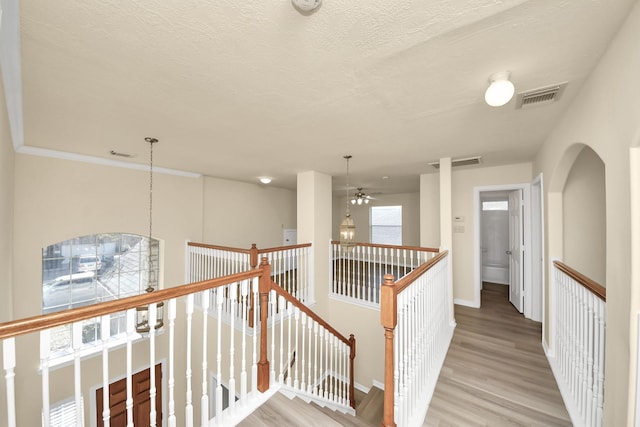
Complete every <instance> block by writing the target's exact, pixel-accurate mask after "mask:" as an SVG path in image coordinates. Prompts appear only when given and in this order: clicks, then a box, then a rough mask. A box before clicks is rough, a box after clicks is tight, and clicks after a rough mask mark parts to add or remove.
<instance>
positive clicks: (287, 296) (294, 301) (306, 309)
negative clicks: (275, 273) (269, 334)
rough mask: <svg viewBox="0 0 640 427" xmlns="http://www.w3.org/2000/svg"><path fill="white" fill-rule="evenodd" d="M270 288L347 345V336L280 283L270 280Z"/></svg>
mask: <svg viewBox="0 0 640 427" xmlns="http://www.w3.org/2000/svg"><path fill="white" fill-rule="evenodd" d="M271 289H273V290H274V291H275V292H276V293H277V294H278V295H281V296H282V297H284V299H286V300H287V301H289V302H290V303H291V304H293V305H294V306H295V307H298V308H299V309H300V311H302V312H304V313H305V314H306V315H307V316H308V317H310V318H312V319H313V320H315V321H316V322H318V324H319V325H320V326H322V327H324V328H325V329H326V330H328V331H329V332H331V333H332V334H333V335H335V336H336V337H338V339H339V340H340V341H342V342H343V343H345V344H347V345H349V338H346V337H345V336H344V335H342V334H341V333H340V332H338V331H336V330H335V329H334V328H333V327H332V326H331V325H329V324H328V323H327V322H325V321H324V320H323V319H322V317H320V316H318V315H317V314H316V313H315V312H313V311H311V309H309V307H307V306H306V305H304V304H303V303H301V302H300V301H299V300H298V299H296V297H294V296H293V295H291V294H290V293H289V292H287V291H286V290H285V289H283V288H282V287H281V286H280V285H278V284H277V283H275V282H274V281H271Z"/></svg>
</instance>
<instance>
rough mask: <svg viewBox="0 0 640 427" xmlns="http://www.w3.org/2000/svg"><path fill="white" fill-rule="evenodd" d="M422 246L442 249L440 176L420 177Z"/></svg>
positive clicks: (433, 174) (435, 174) (425, 175)
mask: <svg viewBox="0 0 640 427" xmlns="http://www.w3.org/2000/svg"><path fill="white" fill-rule="evenodd" d="M420 246H424V247H430V248H438V247H440V175H439V174H437V173H430V174H424V175H420Z"/></svg>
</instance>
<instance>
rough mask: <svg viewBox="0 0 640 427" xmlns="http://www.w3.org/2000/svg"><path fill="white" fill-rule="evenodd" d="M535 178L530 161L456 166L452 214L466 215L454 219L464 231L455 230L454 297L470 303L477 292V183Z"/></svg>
mask: <svg viewBox="0 0 640 427" xmlns="http://www.w3.org/2000/svg"><path fill="white" fill-rule="evenodd" d="M532 180H533V178H532V175H531V163H522V164H516V165H507V166H496V167H486V168H472V169H458V170H456V169H453V176H452V181H453V183H452V194H453V201H452V204H453V208H452V209H453V212H452V214H453V216H454V217H457V216H463V217H464V221H463V222H454V223H453V225H454V226H455V227H459V226H462V227H464V231H460V232H455V231H454V233H453V258H452V259H453V297H454V299H456V300H459V301H461V302H465V303H471V302H472V301H474V299H475V295H474V274H473V272H474V270H473V269H474V229H475V228H474V227H475V226H474V223H473V221H474V206H473V191H474V188H475V187H485V186H491V185H507V184H523V183H529V182H531V181H532Z"/></svg>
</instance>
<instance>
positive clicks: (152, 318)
mask: <svg viewBox="0 0 640 427" xmlns="http://www.w3.org/2000/svg"><path fill="white" fill-rule="evenodd" d="M157 317H158V312H157V306H156V304H149V371H150V372H149V374H150V375H149V379H150V385H149V403H150V404H151V405H150V406H151V408H150V410H149V419H150V422H151V427H155V426H156V422H157V411H156V369H155V368H156V325H155V324H156V319H157Z"/></svg>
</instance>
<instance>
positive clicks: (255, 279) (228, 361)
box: [0, 258, 355, 427]
mask: <svg viewBox="0 0 640 427" xmlns="http://www.w3.org/2000/svg"><path fill="white" fill-rule="evenodd" d="M271 276H272V274H271V268H270V266H269V264H268V260H267V259H266V258H263V260H262V263H261V265H260V266H259V268H257V269H254V270H251V271H247V272H242V273H236V274H232V275H229V276H225V277H221V278H216V279H211V280H205V281H200V282H195V283H191V284H187V285H182V286H177V287H173V288H169V289H162V290H157V291H154V292H150V293H145V294H142V295H137V296H132V297H127V298H122V299H118V300H113V301H108V302H103V303H99V304H95V305H91V306H86V307H80V308H75V309H71V310H66V311H61V312H56V313H51V314H47V315H42V316H34V317H31V318H26V319H20V320H15V321H10V322H5V323H1V324H0V341H1V342H2V356H3V368H4V371H5V385H6V390H7V393H6V397H7V413H6V425H7V426H9V427H15V426H17V425H35V424H38V423H39V422H40V419H39V418H40V417H37V416H36V415H35V414H33V413H31V412H32V411H30V413H28V414H26V413H22V412H21V413H17V410H16V407H17V406H16V404H17V403H21V402H22V404H21V405H20V407H21V408H24V407H26V406H27V405H25V404H24V402H26V401H28V402H29V404H28V406H32V405H33V403H34V396H33V393H31V392H30V393H29V394H28V395H17V394H16V383H17V382H19V381H21V378H17V379H16V374H17V373H18V374H19V375H20V376H26V377H29V378H34V377H37V376H38V372H37V368H36V369H34V368H33V367H31V366H24V364H23V365H20V361H21V359H20V357H17V356H19V354H18V355H17V354H16V349H21V348H25V347H23V345H22V344H21V341H20V340H22V339H23V338H25V339H26V341H25V343H26V342H28V341H30V340H31V339H30V338H29V337H28V335H31V334H34V333H37V334H39V336H40V356H41V367H40V369H41V382H42V423H43V425H44V426H45V427H48V426H49V419H50V414H49V409H50V397H51V391H52V390H56V389H57V388H56V389H54V388H52V387H51V384H50V375H49V361H50V354H49V338H50V337H49V334H50V331H51V330H52V328H55V327H58V326H61V325H69V327H70V328H71V330H72V331H73V337H74V339H73V349H74V358H73V366H72V367H66V368H65V367H63V368H59V369H68V370H69V371H70V372H69V375H66V372H65V375H63V377H64V378H65V381H67V378H68V379H69V381H70V382H71V383H72V384H73V390H74V391H73V394H74V401H75V407H76V408H77V410H76V412H75V413H76V415H75V420H76V422H75V424H76V425H85V424H89V423H88V420H86V419H85V418H84V414H85V413H87V414H88V413H90V411H88V410H86V408H85V404H86V403H85V402H88V401H90V400H91V399H86V398H85V399H83V395H88V394H89V393H90V392H91V391H90V390H84V389H83V386H82V384H83V381H82V377H83V376H84V375H91V376H95V373H93V372H88V371H87V370H86V368H85V369H83V361H84V359H83V357H82V352H81V344H82V322H83V321H85V320H88V319H94V318H97V319H98V320H99V321H100V322H101V326H102V327H101V335H102V337H101V338H102V340H101V346H102V383H101V384H102V387H109V384H110V381H111V378H114V377H119V376H123V375H124V376H125V377H126V378H127V390H126V395H127V399H126V400H127V406H126V414H127V415H126V416H127V419H128V422H129V424H130V425H132V423H133V397H132V396H133V385H132V381H131V380H130V379H131V378H132V376H133V371H134V365H133V353H134V349H135V350H136V353H137V351H139V350H142V351H145V349H144V347H142V348H141V347H140V346H144V342H143V338H146V340H147V341H148V349H147V350H146V352H148V355H149V366H155V364H156V363H157V362H158V361H157V360H156V359H157V357H156V355H157V356H158V357H160V358H161V359H162V358H164V359H166V360H167V362H166V363H167V365H168V366H167V370H166V371H165V372H168V375H165V379H164V380H166V386H167V390H168V398H167V396H166V395H165V396H163V397H164V399H165V402H166V403H167V404H166V408H167V409H168V413H167V414H166V417H167V425H168V426H169V427H175V426H176V425H186V426H193V425H194V418H195V414H194V412H195V411H194V396H197V392H195V390H194V387H193V386H192V376H193V372H194V371H193V367H195V366H201V367H202V390H201V394H200V408H201V411H200V417H199V419H200V420H199V422H200V424H201V425H227V424H229V423H234V422H236V421H237V420H238V419H241V417H242V416H243V415H246V414H247V413H248V412H247V411H250V409H251V408H253V407H255V406H256V405H257V403H261V402H262V401H263V400H262V399H264V397H263V394H262V393H263V392H265V391H267V390H269V389H270V386H272V385H276V375H275V372H276V367H275V363H276V362H275V361H276V360H280V364H279V366H280V372H282V369H283V368H282V365H283V363H282V360H283V359H282V357H283V353H282V351H281V352H279V353H278V352H276V351H275V349H276V347H277V348H280V349H282V348H284V346H283V344H282V339H283V338H282V331H283V327H282V324H283V321H282V318H281V319H280V320H281V322H280V325H279V326H280V335H278V334H276V331H275V329H276V327H277V326H278V325H276V322H271V331H269V326H268V322H267V319H268V316H269V315H271V316H274V317H275V316H276V313H277V310H276V307H275V306H276V305H278V304H279V305H280V306H281V307H283V308H284V307H285V306H286V310H288V311H292V312H294V315H293V317H294V318H295V317H296V314H295V313H298V314H299V315H298V318H300V319H303V318H304V319H305V320H306V321H302V320H301V321H300V323H293V324H292V323H291V322H292V320H288V321H289V325H290V326H288V330H291V328H292V326H293V327H294V328H295V331H296V332H297V333H296V334H289V335H288V336H287V337H286V338H287V340H289V342H295V343H299V344H300V345H299V346H298V345H297V344H296V347H295V350H294V351H295V352H296V354H301V355H302V357H301V358H298V357H296V361H295V363H294V364H293V365H292V366H291V368H290V369H291V370H292V371H291V372H290V373H289V377H291V375H295V377H294V378H295V382H294V384H293V386H292V388H297V389H298V390H299V391H300V392H305V390H306V392H307V393H309V394H310V395H312V396H319V397H322V398H323V399H325V401H327V402H330V403H333V404H336V405H342V406H345V407H347V408H349V406H350V405H351V406H352V405H353V402H354V400H353V384H354V383H353V358H354V357H355V339H354V338H353V336H351V338H350V339H346V338H345V337H344V336H342V335H340V334H339V333H337V331H335V330H334V329H333V328H331V327H330V326H329V325H327V324H326V323H325V322H323V321H322V319H321V318H319V317H318V316H317V315H316V314H315V313H313V312H312V311H311V310H309V309H308V308H307V307H306V306H305V305H304V304H302V303H300V302H299V301H297V300H296V299H295V298H293V297H292V296H291V295H290V294H288V293H287V292H286V291H284V290H282V288H280V287H279V286H277V285H276V284H275V283H274V282H273V280H272V278H271ZM196 295H199V296H200V297H201V301H202V304H203V305H202V308H203V311H204V313H203V315H202V316H199V317H195V316H194V314H195V313H194V299H195V296H196ZM276 296H277V297H276ZM251 298H253V300H254V301H256V302H258V309H257V310H255V311H254V314H253V319H254V323H255V324H258V323H259V327H260V333H259V334H255V333H254V334H253V335H252V336H250V335H249V334H248V333H247V327H248V325H247V322H243V325H242V333H237V332H236V328H235V325H234V323H233V322H234V321H233V319H236V318H238V316H236V315H235V314H236V313H235V310H239V311H240V312H241V315H240V318H246V316H247V314H246V313H247V312H248V310H249V307H250V301H251ZM179 299H180V300H184V303H185V305H184V307H185V309H184V313H181V315H180V316H178V310H177V308H176V305H177V301H178V300H179ZM210 302H211V304H210ZM228 302H230V304H229V306H230V307H231V313H232V316H231V319H232V320H231V324H226V322H222V321H219V320H215V319H214V320H211V319H210V317H209V316H208V312H209V311H215V312H216V313H217V314H218V316H219V317H218V319H220V317H221V314H222V311H223V309H224V307H225V304H227V303H228ZM161 303H162V304H164V309H165V313H166V315H167V316H166V317H167V321H166V322H165V324H164V326H162V328H161V329H158V330H156V329H155V328H153V327H152V328H150V330H149V331H148V333H147V334H145V335H141V334H139V333H137V332H136V330H135V324H136V308H137V307H144V306H146V307H148V313H149V318H150V319H154V318H155V317H156V313H157V310H158V307H159V306H160V304H161ZM119 312H124V315H125V318H126V333H125V334H124V335H125V337H124V345H125V346H126V361H123V365H126V368H125V367H122V368H121V369H117V368H114V366H113V365H114V361H113V360H112V361H111V363H110V360H111V359H112V358H113V357H112V356H111V350H112V344H113V343H114V342H117V343H118V344H120V343H121V342H122V341H121V340H122V337H117V338H116V337H112V336H111V335H110V334H109V325H110V321H111V315H112V314H114V313H119ZM282 313H284V310H282ZM280 316H282V314H280ZM258 317H260V319H261V320H262V321H261V322H258ZM198 320H201V321H202V326H201V328H200V329H198V328H196V326H197V325H196V323H197V321H198ZM152 323H153V322H152ZM214 328H215V329H214ZM223 328H226V329H223ZM298 328H300V329H302V330H300V329H298ZM305 328H306V329H305ZM316 328H317V329H316ZM167 329H168V331H167ZM197 329H198V330H197ZM305 330H306V332H305ZM316 331H317V332H316ZM167 332H168V334H169V339H168V345H167V346H165V345H164V343H165V342H166V341H167V340H162V341H159V340H158V334H161V333H162V334H164V333H167ZM305 333H306V335H305ZM198 334H199V335H198ZM258 335H259V337H258ZM180 336H182V337H185V339H186V345H185V346H184V347H182V346H179V345H176V340H175V338H176V337H180ZM222 336H228V337H230V342H229V345H228V346H225V347H223V345H222V342H221V337H222ZM312 336H313V339H314V342H313V343H312V342H311V341H312V339H311V337H312ZM269 337H271V338H270V340H269ZM277 337H280V338H281V340H280V342H278V341H277ZM320 337H321V338H324V341H323V343H321V344H319V349H318V347H317V346H316V344H317V343H318V341H319V340H318V338H320ZM16 340H18V345H16ZM209 340H212V342H211V343H209ZM213 340H215V341H213ZM298 340H300V341H298ZM196 341H199V342H201V344H202V345H201V348H202V354H201V356H200V357H199V358H198V356H197V355H195V354H194V353H193V345H192V344H193V343H194V342H196ZM134 343H135V346H134ZM160 343H162V344H160ZM347 343H348V345H349V346H348V349H346V347H345V344H347ZM269 345H270V347H271V361H270V360H269V355H268V350H269ZM323 346H324V347H323ZM288 348H289V347H288V346H287V349H288ZM30 351H32V350H30ZM176 351H185V352H186V357H179V358H176V357H175V352H176ZM344 354H347V359H345V357H344V356H343V355H344ZM192 359H193V362H197V363H194V364H193V365H192ZM198 359H199V360H198ZM312 359H313V362H314V363H313V365H312V364H311V360H312ZM176 360H184V361H185V362H184V363H185V366H182V365H181V366H176ZM223 360H224V361H225V362H224V364H223V363H222V361H223ZM298 360H300V363H298ZM210 361H215V362H214V363H212V365H211V366H213V367H212V368H211V371H213V372H215V373H216V374H215V375H216V379H217V389H216V393H215V396H216V398H215V402H214V405H215V408H216V411H215V413H216V416H215V418H211V416H210V414H209V399H210V397H209V394H208V392H209V390H208V375H209V371H210V369H209V366H210V365H209V362H210ZM316 361H318V365H316ZM347 361H348V362H349V363H350V364H349V365H348V364H347V363H348V362H347ZM286 363H287V362H285V363H284V364H285V365H286ZM270 366H272V367H270ZM312 368H313V374H311V371H312ZM125 371H126V372H125ZM150 371H151V373H150V375H151V377H150V389H149V398H150V409H149V411H150V412H149V417H150V420H152V421H151V425H155V420H156V416H157V414H159V411H160V410H161V408H159V407H156V398H155V397H156V395H157V392H158V390H160V387H161V385H160V378H156V377H155V370H154V369H151V370H150ZM180 372H182V373H183V374H182V375H181V374H180ZM281 375H282V374H281ZM323 375H324V376H325V377H326V376H329V375H331V376H332V377H331V378H336V379H340V380H344V377H347V378H348V382H346V381H345V385H343V384H342V383H339V382H338V381H337V380H335V381H333V383H332V385H331V386H323V385H319V384H321V379H322V378H323ZM56 377H60V376H59V375H56ZM223 383H224V384H228V390H229V393H230V396H237V397H238V400H237V401H236V399H233V398H232V399H229V406H228V407H227V408H223V393H222V384H223ZM278 386H279V384H278ZM18 389H19V388H18ZM105 390H108V388H105ZM178 390H180V391H184V392H185V400H184V401H185V410H184V413H185V419H184V420H177V419H176V413H175V407H176V401H175V393H176V391H178ZM103 398H104V401H103V408H104V411H103V413H102V414H98V416H100V417H101V418H102V419H103V421H104V422H105V425H107V424H108V423H109V420H110V419H111V416H112V414H111V412H110V401H109V393H103ZM36 401H37V400H36ZM36 417H37V421H36ZM196 423H197V422H196Z"/></svg>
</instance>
